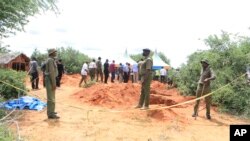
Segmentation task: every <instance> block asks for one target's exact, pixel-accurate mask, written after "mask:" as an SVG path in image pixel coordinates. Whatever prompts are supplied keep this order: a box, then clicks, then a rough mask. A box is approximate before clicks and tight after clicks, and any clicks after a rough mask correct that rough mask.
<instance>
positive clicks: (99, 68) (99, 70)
mask: <svg viewBox="0 0 250 141" xmlns="http://www.w3.org/2000/svg"><path fill="white" fill-rule="evenodd" d="M101 59H102V58H101V57H98V61H97V62H96V82H98V76H99V75H100V77H101V82H103V73H102V61H101Z"/></svg>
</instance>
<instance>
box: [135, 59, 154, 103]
mask: <svg viewBox="0 0 250 141" xmlns="http://www.w3.org/2000/svg"><path fill="white" fill-rule="evenodd" d="M152 66H153V61H152V59H150V58H149V57H146V58H145V60H144V61H143V63H142V65H141V69H140V74H141V81H142V86H141V95H140V100H139V104H138V107H142V106H143V104H144V107H145V108H148V107H149V94H150V83H151V80H152V72H151V71H152Z"/></svg>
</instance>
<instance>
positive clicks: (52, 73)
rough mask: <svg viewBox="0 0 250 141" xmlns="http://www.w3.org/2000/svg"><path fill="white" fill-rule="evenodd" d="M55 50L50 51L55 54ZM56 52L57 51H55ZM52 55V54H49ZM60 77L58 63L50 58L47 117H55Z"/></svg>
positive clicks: (47, 63) (47, 68)
mask: <svg viewBox="0 0 250 141" xmlns="http://www.w3.org/2000/svg"><path fill="white" fill-rule="evenodd" d="M53 51H54V50H49V52H52V53H53ZM54 52H55V51H54ZM49 54H50V53H49ZM57 75H58V71H57V67H56V62H55V59H54V58H53V57H51V56H50V57H49V58H48V59H47V61H46V69H45V85H46V91H47V115H48V117H49V118H50V117H52V118H54V117H56V116H55V92H56V90H55V88H56V76H57Z"/></svg>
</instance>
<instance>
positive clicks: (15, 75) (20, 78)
mask: <svg viewBox="0 0 250 141" xmlns="http://www.w3.org/2000/svg"><path fill="white" fill-rule="evenodd" d="M25 76H26V73H25V72H17V71H14V70H9V69H8V70H7V69H0V80H1V81H3V82H5V83H8V84H11V85H13V86H14V87H17V88H20V89H22V90H26V87H25V82H24V80H25ZM3 82H0V95H1V96H2V97H4V98H5V99H10V98H17V97H18V93H19V94H20V95H25V93H24V92H23V91H22V90H18V89H16V88H14V87H12V86H10V85H7V84H5V83H3Z"/></svg>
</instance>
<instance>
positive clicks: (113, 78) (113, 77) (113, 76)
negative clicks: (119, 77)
mask: <svg viewBox="0 0 250 141" xmlns="http://www.w3.org/2000/svg"><path fill="white" fill-rule="evenodd" d="M114 80H115V72H111V82H114Z"/></svg>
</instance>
